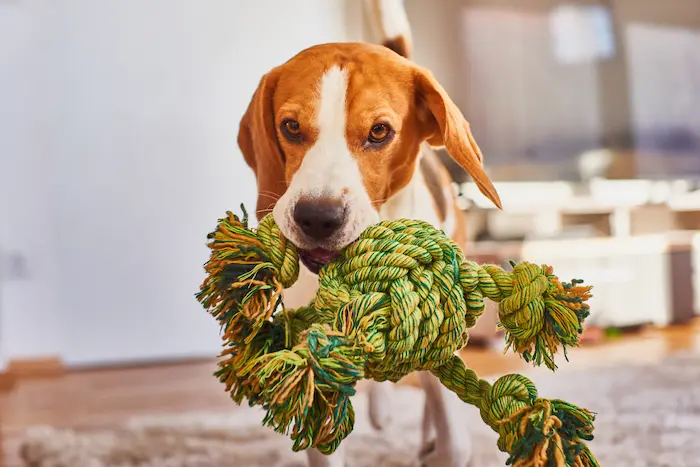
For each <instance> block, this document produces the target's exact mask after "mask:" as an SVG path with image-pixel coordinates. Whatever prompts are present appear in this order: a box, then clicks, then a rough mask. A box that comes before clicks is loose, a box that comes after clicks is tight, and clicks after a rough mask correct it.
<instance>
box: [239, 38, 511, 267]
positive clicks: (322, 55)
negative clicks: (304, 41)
mask: <svg viewBox="0 0 700 467" xmlns="http://www.w3.org/2000/svg"><path fill="white" fill-rule="evenodd" d="M424 141H427V142H428V143H429V144H430V145H431V146H444V147H446V149H447V151H448V152H449V154H450V155H451V156H452V158H454V160H455V161H456V162H457V163H459V165H460V166H462V167H463V168H464V169H466V170H467V171H468V172H469V173H470V174H471V176H472V178H473V179H474V181H475V182H476V184H477V185H478V186H479V188H480V189H481V191H482V193H484V195H486V196H487V197H488V198H489V199H491V201H493V202H494V203H495V204H496V205H497V206H499V207H500V200H499V198H498V194H497V192H496V190H495V188H494V187H493V184H492V183H491V181H490V180H489V178H488V177H487V175H486V174H485V172H484V170H483V167H482V156H481V152H480V150H479V148H478V146H477V145H476V142H475V141H474V138H473V137H472V134H471V132H470V130H469V124H468V123H467V122H466V120H465V119H464V117H463V116H462V113H461V112H460V111H459V109H458V108H457V107H456V106H455V104H454V103H453V102H452V101H451V100H450V98H449V97H448V95H447V94H446V93H445V91H444V90H443V88H442V87H441V86H440V85H439V84H438V83H437V82H436V81H435V79H434V78H433V76H432V75H431V73H430V72H428V71H427V70H425V69H422V68H420V67H418V66H416V65H415V64H413V63H411V62H410V61H408V60H406V59H404V58H403V57H401V56H399V55H398V54H396V53H394V52H392V51H391V50H389V49H387V48H385V47H381V46H374V45H370V44H354V43H353V44H324V45H319V46H315V47H312V48H310V49H307V50H305V51H303V52H301V53H299V54H298V55H296V56H295V57H293V58H292V59H291V60H289V61H288V62H287V63H285V64H283V65H281V66H279V67H277V68H275V69H273V70H272V71H270V72H269V73H267V74H266V75H265V76H263V78H262V80H261V81H260V84H259V86H258V89H257V90H256V91H255V94H254V96H253V99H252V101H251V103H250V105H249V107H248V109H247V111H246V113H245V115H244V116H243V119H242V121H241V125H240V132H239V135H238V144H239V146H240V148H241V150H242V152H243V155H244V157H245V159H246V161H247V163H248V165H249V166H250V167H251V168H252V169H253V170H254V171H255V174H256V177H257V182H258V203H257V214H258V218H261V217H262V216H263V215H265V214H266V213H268V212H272V213H273V215H274V217H275V221H276V222H277V224H278V225H279V226H280V229H281V230H282V232H283V233H284V235H285V236H286V237H287V238H289V239H290V240H291V241H292V242H293V243H294V244H295V245H297V246H298V247H299V248H300V249H301V250H302V251H303V253H302V260H303V261H304V263H305V264H306V265H307V267H309V269H311V270H312V271H317V270H318V269H320V267H321V266H322V265H323V264H324V263H326V262H327V261H329V260H330V259H331V258H332V257H333V254H334V252H336V251H338V250H339V249H341V248H343V247H344V246H346V245H347V244H349V243H350V242H352V241H354V240H355V239H357V237H358V236H359V235H360V233H361V232H362V231H363V230H364V229H365V228H367V227H368V226H370V225H371V224H373V223H376V222H377V221H378V220H379V214H378V213H379V209H380V208H381V206H382V205H383V203H385V202H386V201H387V200H388V199H390V198H391V196H392V195H394V194H395V193H397V192H398V191H399V190H401V189H402V188H404V187H405V186H406V185H407V184H408V182H409V181H410V179H411V177H412V176H413V174H414V172H415V166H416V160H417V156H418V153H419V148H420V145H421V143H423V142H424Z"/></svg>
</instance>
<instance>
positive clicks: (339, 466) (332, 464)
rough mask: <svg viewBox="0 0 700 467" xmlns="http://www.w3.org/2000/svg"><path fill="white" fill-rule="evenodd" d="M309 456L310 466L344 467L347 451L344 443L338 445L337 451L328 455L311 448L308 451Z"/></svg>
mask: <svg viewBox="0 0 700 467" xmlns="http://www.w3.org/2000/svg"><path fill="white" fill-rule="evenodd" d="M307 458H308V460H309V467H344V466H345V452H344V449H343V445H342V444H341V445H340V446H338V449H336V451H335V452H334V453H333V454H331V455H329V456H326V455H324V454H321V453H320V452H318V451H317V450H315V449H309V450H308V451H307Z"/></svg>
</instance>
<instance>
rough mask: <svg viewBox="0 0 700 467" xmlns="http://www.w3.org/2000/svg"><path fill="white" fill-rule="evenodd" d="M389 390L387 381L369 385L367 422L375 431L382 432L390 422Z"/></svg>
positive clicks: (389, 384) (390, 387)
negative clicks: (368, 421)
mask: <svg viewBox="0 0 700 467" xmlns="http://www.w3.org/2000/svg"><path fill="white" fill-rule="evenodd" d="M391 390H392V383H390V382H389V381H384V382H382V383H378V382H376V381H371V382H370V383H369V394H368V399H369V404H368V405H369V420H370V422H371V423H372V426H373V427H374V429H375V430H382V429H383V428H384V427H386V426H387V425H388V424H389V423H390V422H391V398H390V397H389V393H390V392H391Z"/></svg>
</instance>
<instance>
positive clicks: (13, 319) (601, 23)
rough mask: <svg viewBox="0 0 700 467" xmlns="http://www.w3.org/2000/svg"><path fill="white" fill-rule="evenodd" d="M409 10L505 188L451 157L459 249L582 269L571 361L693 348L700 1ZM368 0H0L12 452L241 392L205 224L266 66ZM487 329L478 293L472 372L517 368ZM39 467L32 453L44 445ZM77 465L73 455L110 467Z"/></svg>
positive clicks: (4, 359) (249, 199)
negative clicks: (219, 364)
mask: <svg viewBox="0 0 700 467" xmlns="http://www.w3.org/2000/svg"><path fill="white" fill-rule="evenodd" d="M405 7H406V10H407V13H408V18H409V21H410V22H411V26H412V29H413V38H414V48H415V61H416V62H418V63H419V64H421V65H423V66H426V67H428V68H430V69H431V70H432V71H433V72H434V74H435V75H436V77H437V78H438V80H439V81H440V82H441V83H442V84H443V86H444V87H445V88H446V90H447V91H448V93H449V94H450V95H451V96H452V98H453V99H454V100H455V102H456V103H457V104H458V106H459V107H460V108H461V109H462V111H463V113H464V114H465V116H466V117H467V119H468V120H469V121H470V122H471V124H472V129H473V131H474V134H475V137H476V139H477V141H478V142H479V144H480V146H481V148H482V150H483V153H484V155H485V158H486V165H487V170H488V172H489V174H490V175H491V176H492V178H493V179H494V181H495V182H496V186H497V188H498V189H499V192H500V193H501V197H502V200H503V206H504V209H503V211H496V210H494V209H491V208H490V207H489V205H488V202H487V201H486V200H485V199H484V198H483V197H482V196H481V195H479V194H478V190H476V189H475V187H474V186H473V185H472V184H471V183H470V180H469V179H468V177H466V175H465V174H464V173H463V171H461V169H459V168H457V167H455V166H454V165H453V164H451V163H450V160H449V158H448V157H447V156H446V155H445V154H443V159H444V160H445V162H446V164H447V165H448V167H449V168H450V170H451V172H452V174H453V178H454V180H455V189H456V190H457V192H458V193H459V196H460V203H461V206H462V207H463V209H464V210H465V211H466V212H467V229H468V232H469V244H468V245H466V248H467V253H468V254H469V255H471V256H472V257H473V258H474V259H476V260H480V261H483V262H486V261H488V262H498V263H505V262H506V261H507V260H509V259H514V260H520V259H523V260H528V261H534V262H546V263H549V264H553V265H555V270H556V272H557V273H558V274H559V275H560V276H562V277H563V278H565V279H569V278H572V277H583V278H584V279H585V280H586V282H587V283H590V284H594V286H595V296H594V298H593V299H592V301H591V306H592V310H593V313H592V316H591V319H590V326H589V327H588V328H587V329H586V330H585V334H584V335H585V340H586V343H585V344H584V346H583V348H582V349H580V350H578V351H577V352H576V353H575V355H576V356H580V358H578V360H577V361H578V363H575V364H573V368H574V369H575V370H572V371H579V370H578V368H581V370H580V371H584V370H583V367H586V366H588V367H590V366H595V365H597V364H599V363H600V362H601V361H605V362H607V363H610V362H612V361H621V362H636V363H650V362H652V363H654V362H656V363H658V362H661V361H663V359H665V358H669V356H670V355H671V354H673V353H674V352H681V351H682V352H688V351H690V352H692V351H693V350H694V349H695V347H696V345H697V344H696V341H697V337H696V336H697V330H698V329H699V328H698V327H697V325H696V324H695V316H696V314H697V313H698V312H699V311H700V276H698V275H697V273H696V271H697V270H698V269H699V268H700V235H698V233H699V232H700V110H698V109H700V3H698V1H697V0H665V1H663V2H662V1H659V0H606V1H594V0H591V1H586V0H579V1H576V0H568V1H559V0H435V1H431V2H426V1H421V0H405ZM365 13H366V12H365V11H364V10H363V4H362V2H358V1H354V0H301V1H299V2H286V1H280V0H265V1H258V2H243V1H236V2H234V1H228V0H218V1H207V2H195V1H187V0H141V1H137V0H126V1H116V0H102V1H92V0H61V1H48V0H0V375H2V376H0V388H3V389H0V394H2V395H0V407H1V408H2V412H0V424H2V427H3V430H4V433H5V456H6V462H9V463H10V464H9V465H15V463H17V464H16V465H23V464H20V463H19V462H20V460H19V457H18V447H19V446H20V445H21V443H22V442H23V441H22V440H23V439H24V438H23V436H24V433H25V430H26V429H27V428H29V427H32V426H35V425H50V426H52V427H71V428H74V427H82V428H85V427H95V426H105V425H109V424H113V423H116V422H121V421H123V420H127V419H130V418H131V417H133V416H136V415H144V414H153V413H160V412H175V413H189V411H193V410H204V409H207V410H214V409H216V410H226V408H229V407H233V404H231V403H230V401H227V400H226V398H225V395H224V394H222V393H223V390H222V388H221V387H220V386H219V385H218V382H217V381H216V380H215V378H214V377H212V376H211V372H212V371H213V370H214V367H215V364H213V363H212V358H213V357H214V356H216V355H217V354H218V352H219V349H220V339H219V329H218V327H217V326H216V323H215V321H214V320H213V319H212V318H211V317H210V316H209V315H207V314H206V313H205V312H204V311H203V310H202V308H201V306H200V305H199V304H198V303H197V302H196V301H195V299H194V296H193V294H194V293H195V292H196V291H197V289H198V286H199V284H200V283H201V281H202V279H203V277H204V273H203V270H202V264H203V263H204V262H205V261H206V259H207V257H208V250H207V248H206V243H205V240H206V234H207V233H208V232H209V231H211V230H212V229H213V228H214V227H215V223H216V220H217V219H218V217H220V216H221V215H222V214H223V213H225V211H226V210H236V209H238V206H239V205H240V203H242V202H243V203H245V204H246V205H247V206H254V204H255V198H256V188H255V179H254V177H253V175H252V173H251V172H250V170H249V169H248V167H247V166H246V165H245V163H244V161H243V158H242V156H241V154H240V151H239V149H238V146H237V144H236V135H237V131H238V123H239V120H240V118H241V116H242V115H243V112H244V111H245V109H246V107H247V104H248V102H249V100H250V98H251V96H252V93H253V91H254V89H255V87H256V86H257V83H258V81H259V79H260V77H261V75H263V74H264V73H266V72H267V71H269V70H270V69H271V68H272V67H274V66H276V65H279V64H281V63H282V62H284V61H286V60H287V59H289V58H290V57H291V56H293V55H294V54H296V53H297V52H298V51H300V50H301V49H303V48H306V47H308V46H311V45H314V44H317V43H323V42H336V41H363V40H367V41H374V37H373V34H372V29H371V28H370V27H369V25H368V22H367V18H366V14H365ZM495 324H496V316H495V313H494V311H493V308H491V309H490V310H489V311H488V312H487V313H486V315H485V316H484V317H483V319H482V321H481V322H480V324H479V325H478V326H477V329H476V330H475V332H474V341H475V344H476V343H479V344H481V346H480V347H479V348H478V349H475V350H474V351H473V352H474V353H473V355H472V356H471V358H472V360H471V361H473V362H474V365H475V368H478V369H479V371H481V372H483V373H489V372H495V373H502V372H503V371H510V369H518V370H520V369H521V367H522V362H521V361H520V360H518V359H517V357H514V358H510V357H503V356H502V355H501V353H502V352H501V349H502V344H503V342H502V339H501V337H500V336H499V335H498V333H497V332H496V331H495ZM475 347H476V346H475ZM572 360H576V358H573V359H572ZM577 365H580V367H579V366H577ZM684 368H685V367H684ZM693 368H695V366H693ZM587 371H588V370H587ZM698 407H700V404H698ZM698 413H700V409H698ZM698 423H699V424H700V419H699V422H698ZM699 426H700V425H699ZM685 458H686V459H688V458H689V457H687V456H686V457H685ZM42 459H43V458H42ZM42 462H44V460H39V461H37V462H36V463H35V464H32V465H36V466H48V465H58V464H48V463H42ZM86 462H87V461H85V462H82V461H75V460H74V461H73V464H70V463H67V464H65V465H75V466H77V467H80V465H86V466H87V465H98V464H88V463H86ZM61 465H64V464H61ZM99 465H103V464H99ZM104 465H110V466H111V465H117V464H111V463H105V464H104ZM119 465H122V464H119ZM124 465H132V464H124ZM133 465H141V464H137V463H134V464H133ZM144 465H145V464H144ZM149 465H151V464H149ZM152 465H160V464H157V463H155V464H152ZM162 465H165V464H162ZM168 465H171V464H168ZM172 465H180V464H172ZM183 465H184V464H183ZM187 465H194V464H187ZM197 465H199V464H197ZM202 465H204V464H202ZM219 465H221V464H219ZM232 465H233V464H232ZM235 465H253V463H250V464H244V463H241V464H235ZM270 465H271V464H270ZM608 465H610V464H608ZM617 465H619V466H622V465H623V463H619V464H617ZM624 465H627V464H624ZM629 465H632V464H629ZM635 465H657V464H654V463H648V464H635ZM658 465H661V464H658ZM664 465H666V464H664ZM669 465H670V464H669ZM672 465H700V464H692V463H687V464H683V463H675V464H672Z"/></svg>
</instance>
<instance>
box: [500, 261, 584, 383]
mask: <svg viewBox="0 0 700 467" xmlns="http://www.w3.org/2000/svg"><path fill="white" fill-rule="evenodd" d="M512 274H513V291H512V294H511V295H510V296H508V297H506V298H504V299H503V300H502V301H501V303H500V304H499V316H500V320H501V322H500V325H501V326H502V327H503V328H504V329H505V330H506V332H507V344H508V346H509V347H512V348H513V350H514V351H515V352H517V353H519V354H521V355H522V356H523V358H524V359H525V360H526V361H528V362H534V364H535V365H541V364H542V363H543V362H544V364H545V365H546V366H547V367H548V368H550V369H552V370H554V369H556V368H557V366H556V364H555V363H554V354H555V353H556V352H557V351H558V349H559V346H560V345H561V347H562V349H563V352H564V356H565V357H566V347H567V346H575V345H578V342H579V334H580V333H581V331H582V322H583V320H584V319H585V318H586V317H587V316H588V314H589V307H588V305H587V304H586V303H585V301H586V300H587V299H588V298H589V297H590V296H591V295H590V289H591V287H590V286H581V285H579V284H580V281H578V280H574V281H572V283H571V284H568V283H561V282H560V281H559V279H558V278H557V277H556V276H555V275H554V274H553V272H552V268H551V267H550V266H546V265H545V266H539V265H536V264H532V263H527V262H523V263H519V264H516V265H515V266H514V268H513V273H512Z"/></svg>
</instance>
